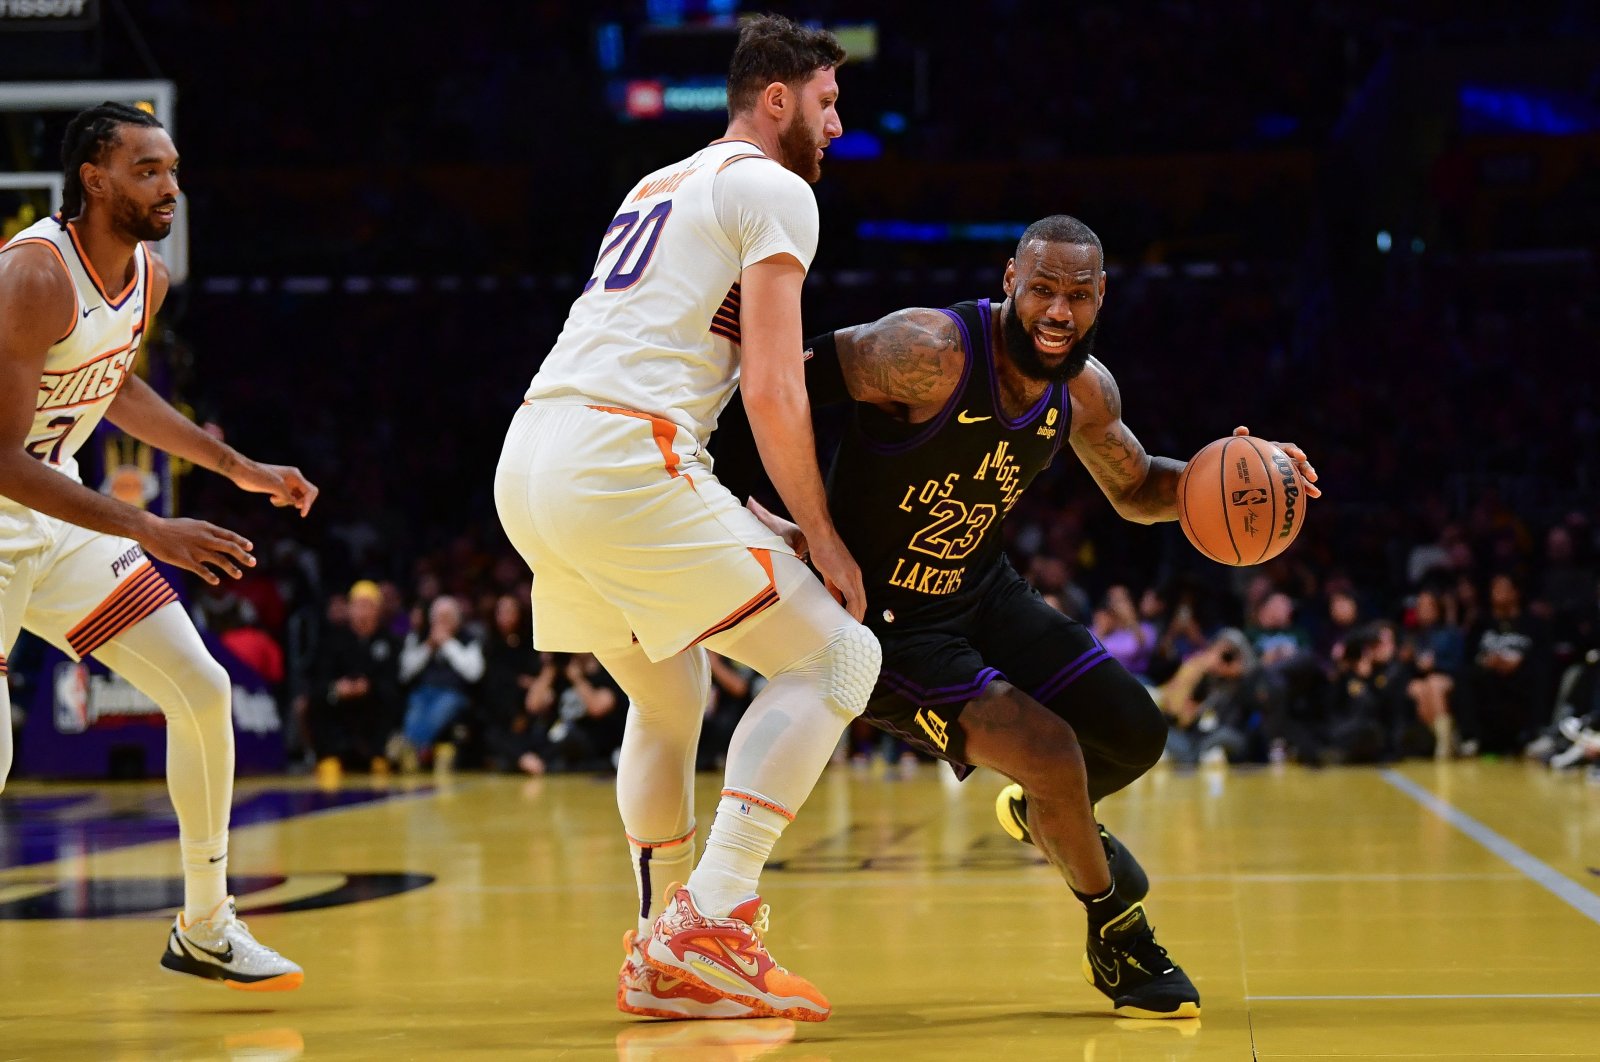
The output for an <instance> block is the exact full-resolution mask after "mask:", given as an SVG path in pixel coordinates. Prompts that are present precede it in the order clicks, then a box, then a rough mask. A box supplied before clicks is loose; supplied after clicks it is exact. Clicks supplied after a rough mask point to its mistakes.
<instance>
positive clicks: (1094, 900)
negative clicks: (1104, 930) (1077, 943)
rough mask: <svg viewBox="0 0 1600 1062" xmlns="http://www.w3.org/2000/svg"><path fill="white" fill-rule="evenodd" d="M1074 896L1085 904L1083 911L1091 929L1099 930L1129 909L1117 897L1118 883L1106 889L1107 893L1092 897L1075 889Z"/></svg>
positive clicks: (1120, 898)
mask: <svg viewBox="0 0 1600 1062" xmlns="http://www.w3.org/2000/svg"><path fill="white" fill-rule="evenodd" d="M1069 887H1070V886H1069ZM1072 895H1074V896H1076V897H1077V898H1078V902H1079V903H1081V904H1083V909H1084V911H1085V912H1087V914H1088V916H1089V928H1091V929H1098V928H1099V927H1101V926H1103V925H1105V924H1106V923H1107V922H1109V921H1111V920H1112V919H1113V918H1115V917H1117V916H1118V915H1119V914H1121V913H1122V912H1124V911H1126V910H1127V909H1128V904H1127V903H1125V902H1123V899H1122V897H1120V896H1118V895H1117V883H1116V882H1114V881H1113V882H1112V883H1111V884H1110V885H1109V886H1107V887H1106V891H1105V892H1102V893H1097V894H1096V895H1093V896H1090V895H1089V894H1088V893H1084V892H1079V891H1078V890H1077V889H1073V890H1072Z"/></svg>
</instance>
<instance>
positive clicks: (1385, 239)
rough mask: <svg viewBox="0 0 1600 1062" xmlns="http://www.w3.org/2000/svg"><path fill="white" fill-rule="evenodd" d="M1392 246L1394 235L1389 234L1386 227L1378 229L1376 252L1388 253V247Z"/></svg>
mask: <svg viewBox="0 0 1600 1062" xmlns="http://www.w3.org/2000/svg"><path fill="white" fill-rule="evenodd" d="M1393 246H1394V237H1393V236H1391V235H1389V230H1388V229H1379V230H1378V253H1379V254H1388V253H1389V250H1390V248H1392V247H1393Z"/></svg>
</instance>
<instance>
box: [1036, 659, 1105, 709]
mask: <svg viewBox="0 0 1600 1062" xmlns="http://www.w3.org/2000/svg"><path fill="white" fill-rule="evenodd" d="M1110 659H1112V657H1111V654H1110V653H1109V652H1107V651H1106V648H1105V646H1103V645H1099V646H1095V647H1094V648H1093V649H1091V650H1089V652H1087V653H1085V654H1084V655H1083V656H1080V657H1079V658H1078V660H1077V661H1076V662H1075V663H1074V664H1072V665H1069V666H1068V667H1067V668H1065V669H1063V670H1061V671H1058V672H1056V674H1055V677H1053V678H1051V679H1050V681H1048V682H1046V683H1045V684H1044V685H1042V686H1040V687H1039V688H1038V689H1037V690H1035V691H1034V694H1033V699H1034V700H1036V701H1038V702H1040V703H1041V704H1042V703H1044V702H1045V701H1048V700H1049V699H1050V698H1051V697H1054V696H1055V695H1056V694H1058V693H1060V692H1061V691H1062V690H1064V689H1066V688H1067V687H1068V686H1070V685H1072V684H1073V683H1074V682H1076V681H1078V679H1080V678H1082V677H1083V674H1084V672H1086V671H1088V670H1089V669H1090V668H1092V667H1094V666H1095V665H1096V664H1103V663H1105V662H1106V661H1107V660H1110Z"/></svg>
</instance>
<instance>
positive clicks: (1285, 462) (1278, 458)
mask: <svg viewBox="0 0 1600 1062" xmlns="http://www.w3.org/2000/svg"><path fill="white" fill-rule="evenodd" d="M1272 463H1273V465H1274V466H1276V467H1277V469H1278V475H1279V476H1281V477H1283V525H1282V526H1281V527H1279V528H1278V537H1279V538H1293V537H1294V530H1295V527H1294V504H1295V502H1296V501H1298V500H1299V498H1300V487H1299V486H1298V483H1299V477H1297V476H1296V475H1295V474H1294V466H1293V465H1291V464H1290V463H1289V458H1288V456H1287V455H1286V454H1285V453H1284V452H1283V451H1282V450H1273V451H1272Z"/></svg>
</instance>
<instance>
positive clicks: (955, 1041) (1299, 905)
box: [0, 763, 1600, 1062]
mask: <svg viewBox="0 0 1600 1062" xmlns="http://www.w3.org/2000/svg"><path fill="white" fill-rule="evenodd" d="M717 782H718V780H717V779H715V778H713V777H709V776H703V777H702V790H701V794H700V799H701V806H702V807H704V808H709V807H710V806H711V804H712V801H713V799H714V794H715V791H716V787H717ZM997 788H998V781H997V779H996V778H995V776H993V775H988V774H983V773H980V774H979V775H977V776H976V777H974V778H973V779H971V780H970V781H968V782H967V783H966V784H964V785H956V784H953V783H952V782H950V781H947V780H946V778H945V774H944V772H943V771H942V769H939V768H934V767H931V766H928V767H923V768H920V769H919V770H918V771H917V772H916V775H915V777H913V778H911V779H909V780H897V779H894V778H887V777H883V776H882V775H881V774H878V773H867V772H861V771H856V770H852V769H849V768H831V769H830V770H829V772H828V774H827V775H825V776H824V779H823V781H822V782H821V784H820V785H819V787H818V789H817V791H816V793H815V795H814V796H813V797H812V800H811V802H810V803H809V804H808V805H807V807H806V808H805V811H804V813H803V814H802V815H801V817H800V820H799V822H798V823H797V824H796V825H795V826H794V827H793V828H791V829H790V831H789V833H788V834H787V835H786V836H785V838H784V840H783V841H782V843H781V844H780V846H779V848H778V851H777V853H776V860H777V861H776V863H775V865H774V866H773V868H771V869H770V870H769V872H768V874H767V876H766V878H765V879H764V881H763V885H764V889H765V895H766V899H767V900H768V901H769V902H770V903H771V904H772V909H773V915H772V932H771V934H770V936H769V938H768V939H769V942H770V944H771V946H772V948H773V951H774V953H775V954H776V956H777V957H778V959H779V961H781V962H783V963H785V964H787V965H789V966H791V967H793V968H794V969H796V970H798V971H800V972H802V973H804V974H805V975H807V976H808V977H810V978H812V979H813V980H815V981H816V982H817V983H818V984H819V985H820V986H821V987H822V988H823V989H824V991H826V992H827V993H828V994H829V995H830V996H831V998H832V1000H833V1003H834V1007H835V1011H834V1017H833V1018H832V1019H831V1020H829V1021H828V1022H826V1023H823V1024H819V1025H806V1024H792V1023H789V1022H784V1021H780V1020H765V1021H759V1022H717V1023H666V1022H648V1021H635V1020H632V1019H627V1018H624V1016H622V1015H620V1014H618V1013H617V1012H616V1011H615V1010H614V1009H613V998H614V993H615V985H616V978H615V975H616V970H617V966H618V963H619V961H620V958H621V955H620V943H619V940H620V938H621V936H622V932H623V930H624V929H626V928H627V927H628V926H629V925H630V907H631V904H632V888H633V887H632V882H631V879H630V876H629V871H628V863H627V857H626V853H625V850H624V849H623V847H622V844H621V837H620V833H619V829H618V824H617V821H616V810H615V805H614V803H613V798H612V792H611V788H610V784H609V783H608V782H606V781H603V780H594V779H589V778H570V777H568V778H553V779H545V780H537V781H529V782H523V781H521V780H518V779H510V778H497V777H485V776H475V775H464V776H459V777H455V778H452V779H434V778H425V779H422V780H420V781H418V782H414V783H404V784H397V785H395V786H393V787H392V788H390V789H388V790H383V791H377V792H373V791H370V785H369V782H368V780H366V779H362V778H347V779H346V782H345V786H344V792H342V793H340V794H326V793H318V792H317V791H316V788H315V786H314V785H313V784H312V783H310V782H308V781H306V780H292V781H286V780H266V781H262V780H255V781H250V782H246V783H243V784H241V785H240V787H239V793H238V806H239V808H240V819H241V820H244V819H248V820H250V822H251V824H242V825H236V827H235V829H234V833H233V851H232V862H231V868H232V872H233V873H234V874H235V875H237V877H238V883H237V884H236V886H235V888H236V891H238V892H239V893H240V906H241V909H242V911H243V912H244V913H245V915H246V916H247V917H248V918H249V921H250V923H251V928H252V929H253V930H254V931H255V932H256V933H257V935H258V936H259V937H261V939H263V940H264V941H266V942H268V943H270V944H272V945H273V946H275V947H278V948H280V949H282V950H283V951H284V952H285V953H286V954H288V955H289V956H291V957H293V958H295V959H297V960H298V961H300V962H301V963H302V964H303V965H304V966H305V967H306V976H307V980H306V985H305V987H304V988H302V989H301V990H300V991H298V992H294V993H288V994H283V995H255V994H248V993H239V992H230V991H227V990H224V989H221V988H213V987H211V986H209V985H206V984H204V983H201V982H195V981H191V980H190V979H188V978H182V977H178V976H174V975H170V974H167V973H165V972H163V971H162V970H160V969H159V968H158V966H157V963H156V960H157V958H158V957H159V954H160V949H161V947H162V944H163V941H164V937H165V933H166V921H167V919H169V918H170V908H166V912H168V913H165V914H164V913H163V912H162V911H160V910H156V909H155V908H160V907H161V905H163V904H172V903H176V902H177V895H178V894H177V892H176V846H175V844H174V843H173V842H172V841H171V840H170V839H167V838H169V837H170V831H171V828H172V827H171V821H170V812H168V811H166V810H165V805H164V797H163V795H162V790H161V789H160V787H159V786H154V785H143V784H140V785H119V786H101V787H92V788H85V787H82V786H42V785H31V784H17V785H14V786H13V787H12V788H11V789H9V790H8V791H7V792H6V794H5V795H4V796H3V797H0V1060H6V1059H21V1058H27V1059H51V1060H55V1059H251V1060H255V1062H263V1060H267V1059H293V1058H299V1057H304V1058H307V1059H408V1058H409V1059H440V1058H463V1059H498V1058H572V1059H610V1058H618V1059H623V1060H644V1059H650V1060H662V1059H674V1060H679V1059H681V1060H690V1059H693V1060H700V1059H729V1060H732V1059H754V1058H757V1057H764V1058H770V1059H773V1060H774V1062H776V1060H780V1059H804V1060H824V1059H829V1060H832V1059H837V1060H845V1059H883V1058H892V1059H897V1060H917V1059H960V1060H963V1062H970V1060H972V1059H985V1058H1003V1059H1005V1060H1006V1062H1021V1060H1025V1059H1072V1060H1078V1059H1082V1060H1084V1062H1133V1060H1145V1059H1162V1060H1166V1059H1185V1060H1186V1059H1196V1060H1199V1059H1229V1060H1248V1059H1291V1058H1292V1059H1334V1058H1339V1059H1349V1058H1385V1059H1398V1058H1409V1059H1416V1058H1436V1059H1487V1058H1519V1059H1531V1058H1596V1057H1600V894H1597V893H1596V891H1595V888H1596V885H1597V884H1600V877H1597V876H1596V873H1597V871H1596V870H1594V869H1591V868H1596V867H1600V786H1594V785H1588V784H1585V782H1584V781H1583V780H1582V779H1579V778H1573V777H1569V776H1553V775H1550V774H1547V773H1545V772H1543V771H1542V770H1540V769H1537V768H1530V767H1524V766H1523V765H1521V764H1493V763H1459V764H1448V765H1443V766H1439V767H1435V766H1434V765H1432V764H1407V765H1404V766H1403V767H1401V768H1399V769H1397V770H1394V771H1381V770H1366V769H1353V770H1342V771H1323V772H1310V771H1304V770H1299V769H1287V770H1258V771H1240V770H1233V771H1228V770H1220V771H1201V772H1197V773H1190V774H1179V773H1173V772H1168V771H1165V770H1158V771H1157V772H1155V773H1154V774H1152V775H1151V776H1149V777H1148V778H1146V779H1143V780H1142V781H1141V782H1140V783H1139V784H1138V785H1136V786H1135V787H1134V788H1133V789H1131V790H1130V791H1129V792H1127V793H1124V794H1120V795H1119V796H1117V797H1115V798H1113V799H1112V800H1109V801H1107V802H1106V803H1105V804H1103V805H1102V807H1101V809H1100V810H1101V814H1102V818H1103V819H1104V821H1105V822H1106V823H1107V824H1108V825H1109V826H1110V827H1111V828H1112V829H1113V830H1114V831H1116V832H1117V833H1118V834H1119V836H1121V837H1122V839H1123V840H1124V841H1126V842H1127V844H1128V845H1129V847H1130V848H1132V849H1133V850H1134V851H1135V852H1136V853H1138V855H1139V856H1140V858H1141V859H1142V860H1143V862H1144V863H1145V865H1146V867H1147V868H1148V869H1149V870H1150V873H1151V877H1152V879H1153V880H1154V884H1155V888H1154V890H1153V892H1152V895H1151V898H1150V902H1149V906H1150V911H1151V916H1152V919H1153V921H1154V922H1155V924H1156V926H1157V929H1158V932H1159V937H1160V940H1161V941H1162V943H1164V944H1165V945H1166V946H1167V947H1168V948H1169V949H1170V950H1171V952H1172V953H1173V955H1174V957H1175V958H1176V959H1177V960H1178V961H1179V962H1181V963H1182V964H1183V966H1184V967H1185V968H1186V969H1187V970H1188V971H1189V972H1190V973H1191V975H1192V976H1193V977H1194V979H1195V981H1196V983H1197V984H1198V986H1199V988H1200V990H1201V993H1202V995H1203V1002H1204V1012H1205V1013H1204V1017H1203V1018H1202V1019H1199V1020H1198V1021H1187V1022H1141V1021H1130V1020H1118V1019H1116V1018H1115V1017H1113V1016H1112V1015H1111V1014H1110V1013H1109V1011H1108V1009H1107V1006H1106V1001H1105V1000H1104V999H1103V998H1102V997H1100V996H1099V995H1098V994H1097V993H1095V992H1094V991H1093V990H1092V989H1090V988H1089V987H1088V986H1087V985H1086V984H1085V983H1084V982H1083V979H1082V977H1081V975H1080V973H1079V957H1080V954H1081V949H1082V938H1083V916H1082V914H1081V913H1080V912H1079V910H1078V909H1077V908H1076V906H1075V905H1074V904H1072V903H1071V902H1070V901H1069V898H1068V897H1067V895H1066V893H1065V892H1064V891H1063V888H1062V886H1061V885H1060V883H1059V882H1058V881H1057V879H1056V877H1055V875H1054V873H1053V872H1052V871H1051V870H1050V869H1049V868H1048V867H1045V866H1042V865H1039V861H1038V860H1037V858H1036V855H1035V853H1034V852H1033V851H1032V850H1031V849H1027V848H1024V847H1022V846H1019V845H1016V844H1014V843H1013V842H1012V841H1010V840H1009V839H1008V838H1006V837H1005V836H1004V835H1002V834H1001V833H1000V832H999V830H998V828H997V826H996V825H995V823H994V819H993V816H992V812H991V804H992V799H993V797H994V794H995V791H996V789H997ZM153 838H157V839H153ZM406 875H409V876H406ZM428 876H432V879H433V880H432V881H431V883H430V882H429V881H428ZM363 897H367V898H363ZM341 901H349V902H342V903H341ZM319 904H320V905H323V906H319ZM329 904H332V905H329ZM283 908H287V909H288V910H287V911H284V912H283V913H276V914H274V913H259V914H254V915H252V914H251V913H250V912H251V911H252V910H256V911H261V910H263V909H265V910H266V911H271V910H282V909H283ZM140 911H143V912H145V913H138V912H140ZM47 916H48V917H47Z"/></svg>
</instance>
